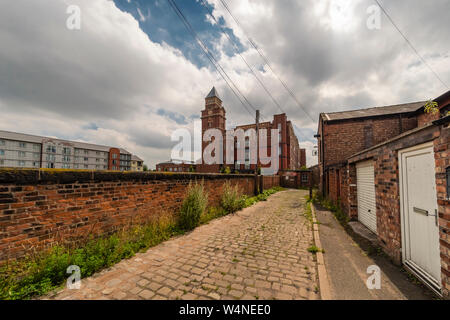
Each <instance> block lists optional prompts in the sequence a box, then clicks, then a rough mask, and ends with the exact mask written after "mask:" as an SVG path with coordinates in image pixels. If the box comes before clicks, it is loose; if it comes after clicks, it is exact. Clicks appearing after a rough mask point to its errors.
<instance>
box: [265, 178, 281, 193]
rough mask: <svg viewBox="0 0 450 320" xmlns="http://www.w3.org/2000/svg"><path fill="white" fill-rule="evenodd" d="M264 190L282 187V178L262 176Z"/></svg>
mask: <svg viewBox="0 0 450 320" xmlns="http://www.w3.org/2000/svg"><path fill="white" fill-rule="evenodd" d="M262 177H263V178H262V179H263V190H267V189H270V188H273V187H279V186H280V176H262Z"/></svg>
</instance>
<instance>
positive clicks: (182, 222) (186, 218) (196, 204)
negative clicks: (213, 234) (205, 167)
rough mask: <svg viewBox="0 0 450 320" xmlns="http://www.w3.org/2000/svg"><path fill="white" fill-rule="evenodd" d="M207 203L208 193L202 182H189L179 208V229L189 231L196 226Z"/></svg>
mask: <svg viewBox="0 0 450 320" xmlns="http://www.w3.org/2000/svg"><path fill="white" fill-rule="evenodd" d="M207 205H208V193H207V192H206V191H205V189H204V186H203V183H201V184H197V183H195V184H192V183H189V186H188V190H187V195H186V197H185V198H184V200H183V204H182V205H181V209H180V217H179V226H180V229H182V230H186V231H189V230H193V229H194V228H195V227H197V226H198V225H199V223H200V218H201V216H202V215H203V214H204V212H205V210H206V206H207Z"/></svg>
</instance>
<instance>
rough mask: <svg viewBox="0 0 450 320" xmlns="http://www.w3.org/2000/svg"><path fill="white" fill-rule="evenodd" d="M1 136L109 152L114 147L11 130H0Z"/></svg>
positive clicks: (123, 150) (126, 152) (122, 150)
mask: <svg viewBox="0 0 450 320" xmlns="http://www.w3.org/2000/svg"><path fill="white" fill-rule="evenodd" d="M0 138H4V139H8V140H16V141H23V142H31V143H43V142H45V141H57V142H62V143H70V144H71V146H73V147H75V148H79V149H88V150H95V151H104V152H109V149H110V148H112V147H108V146H103V145H97V144H92V143H85V142H78V141H71V140H63V139H58V138H53V137H44V136H36V135H32V134H26V133H18V132H11V131H4V130H0ZM119 149H120V152H121V153H123V154H130V152H128V151H127V150H125V149H122V148H119Z"/></svg>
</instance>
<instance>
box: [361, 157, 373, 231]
mask: <svg viewBox="0 0 450 320" xmlns="http://www.w3.org/2000/svg"><path fill="white" fill-rule="evenodd" d="M356 183H357V194H358V220H359V221H360V222H361V223H362V224H363V225H365V226H366V227H367V228H369V229H370V230H371V231H373V232H375V233H377V207H376V202H375V174H374V170H373V161H365V162H361V163H358V164H357V165H356Z"/></svg>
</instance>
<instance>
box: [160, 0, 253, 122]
mask: <svg viewBox="0 0 450 320" xmlns="http://www.w3.org/2000/svg"><path fill="white" fill-rule="evenodd" d="M167 1H168V2H169V4H170V6H171V7H172V9H173V10H174V11H175V13H176V14H177V16H178V18H179V19H180V20H181V21H182V22H183V24H184V26H185V27H186V29H187V30H188V31H189V32H190V33H191V34H192V36H193V37H194V39H195V40H196V42H197V44H198V45H199V47H200V49H201V50H202V51H203V53H204V54H205V55H206V57H207V58H208V60H209V61H210V62H211V63H212V65H213V66H214V67H215V68H216V70H217V72H218V73H219V75H220V76H221V77H222V78H223V80H224V81H225V83H226V84H227V85H228V86H229V87H230V89H231V91H232V92H233V93H234V95H235V96H236V97H237V98H238V100H239V101H240V102H241V104H242V105H243V106H244V108H245V110H247V112H248V113H249V114H250V115H251V116H252V117H253V113H252V112H250V110H249V109H248V108H247V106H246V105H245V103H244V102H243V101H242V99H241V97H240V96H239V95H238V94H237V93H236V91H238V92H239V94H240V95H241V96H242V97H243V98H244V100H245V101H246V102H247V104H248V105H249V106H250V107H251V108H253V109H254V110H255V111H256V108H255V107H254V106H253V105H252V104H251V103H250V101H248V99H247V98H246V97H245V95H244V94H242V92H241V91H240V90H239V88H238V87H237V86H236V84H235V83H234V82H233V80H232V79H231V78H230V77H229V76H228V74H227V73H226V71H225V70H224V69H223V68H222V66H221V65H220V63H219V62H218V61H217V60H216V59H215V58H214V55H213V54H212V53H211V52H210V51H209V49H208V47H207V46H206V44H205V43H204V42H203V41H202V40H201V39H200V38H199V36H198V35H197V32H196V31H195V30H194V28H193V27H192V25H191V24H190V23H189V21H188V20H187V19H186V17H185V16H184V14H183V12H182V11H181V9H180V8H179V7H178V5H177V4H176V2H175V0H167ZM230 82H231V84H233V86H234V87H235V89H236V91H235V89H233V87H232V86H231V85H230Z"/></svg>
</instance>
